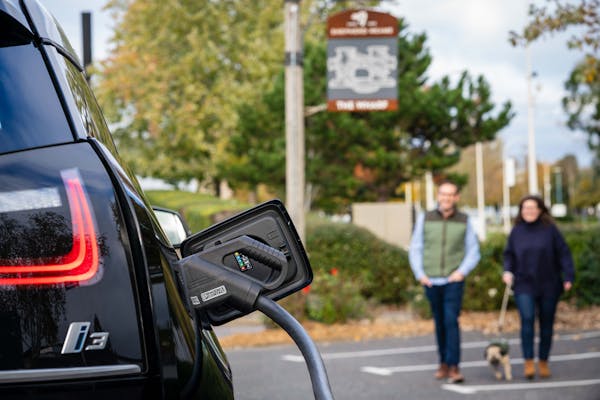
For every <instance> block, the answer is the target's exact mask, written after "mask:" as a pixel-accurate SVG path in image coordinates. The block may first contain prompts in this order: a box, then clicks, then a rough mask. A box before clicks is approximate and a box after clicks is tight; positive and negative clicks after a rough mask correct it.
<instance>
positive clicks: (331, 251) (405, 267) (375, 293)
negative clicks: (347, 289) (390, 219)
mask: <svg viewBox="0 0 600 400" xmlns="http://www.w3.org/2000/svg"><path fill="white" fill-rule="evenodd" d="M306 236H307V240H306V247H307V251H308V255H309V258H310V263H311V266H312V268H313V271H314V272H315V277H317V276H320V275H323V274H324V275H327V274H328V272H329V271H330V270H331V269H332V268H336V269H338V270H339V272H340V273H341V274H342V275H343V276H344V277H347V279H350V280H352V281H355V282H358V287H359V291H360V294H361V295H362V296H364V297H365V298H367V299H373V300H375V301H377V302H380V303H392V304H402V303H405V302H406V301H407V300H408V297H409V296H408V291H407V288H409V287H410V286H411V284H412V283H413V281H414V278H413V274H412V271H411V270H410V266H409V264H408V255H407V253H406V251H404V250H402V249H400V248H398V247H396V246H393V245H391V244H388V243H386V242H384V241H382V240H380V239H378V238H377V237H376V236H375V235H374V234H372V233H371V232H369V231H367V230H366V229H363V228H360V227H357V226H355V225H353V224H346V223H334V222H328V221H316V220H314V219H312V220H309V224H308V226H307V235H306Z"/></svg>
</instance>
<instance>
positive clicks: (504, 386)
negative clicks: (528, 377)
mask: <svg viewBox="0 0 600 400" xmlns="http://www.w3.org/2000/svg"><path fill="white" fill-rule="evenodd" d="M590 385H600V379H583V380H577V381H554V382H530V383H499V384H495V385H456V384H444V385H442V389H444V390H449V391H451V392H456V393H460V394H475V393H478V392H494V391H501V390H528V389H529V390H531V389H553V388H562V387H575V386H590Z"/></svg>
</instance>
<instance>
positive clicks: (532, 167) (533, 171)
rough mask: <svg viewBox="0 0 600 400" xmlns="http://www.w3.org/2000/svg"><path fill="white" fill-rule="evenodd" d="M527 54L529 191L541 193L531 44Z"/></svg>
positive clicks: (527, 48)
mask: <svg viewBox="0 0 600 400" xmlns="http://www.w3.org/2000/svg"><path fill="white" fill-rule="evenodd" d="M525 51H526V55H527V137H528V144H527V146H528V148H527V154H528V175H529V193H530V194H539V189H538V177H537V160H536V156H535V127H534V104H533V90H532V88H531V79H532V78H533V74H532V72H531V50H530V48H529V45H527V47H526V50H525Z"/></svg>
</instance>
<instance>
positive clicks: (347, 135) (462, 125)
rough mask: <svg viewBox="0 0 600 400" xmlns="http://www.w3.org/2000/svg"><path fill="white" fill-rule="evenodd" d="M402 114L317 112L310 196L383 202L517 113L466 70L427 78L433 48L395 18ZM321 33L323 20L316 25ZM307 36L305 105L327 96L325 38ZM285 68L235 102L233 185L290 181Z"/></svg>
mask: <svg viewBox="0 0 600 400" xmlns="http://www.w3.org/2000/svg"><path fill="white" fill-rule="evenodd" d="M399 28H400V34H399V42H398V102H399V109H398V111H396V112H372V113H341V112H340V113H327V112H322V113H317V114H314V115H311V116H308V117H307V118H306V120H305V127H306V129H305V136H306V156H307V160H306V168H307V170H306V179H307V198H308V199H310V201H312V205H313V206H315V207H316V208H319V209H323V210H327V211H336V210H340V209H344V208H345V207H347V206H348V205H349V203H350V202H352V201H382V200H387V199H390V198H392V197H394V196H396V190H397V188H398V187H399V185H400V184H401V183H403V182H406V181H408V180H410V179H412V178H413V177H415V176H418V175H420V174H422V173H423V171H424V170H433V171H441V170H442V169H444V168H446V167H448V166H450V165H452V164H454V163H456V162H457V161H458V158H459V154H460V149H461V148H463V147H466V146H468V145H470V144H472V143H474V142H475V141H487V140H492V139H493V138H494V137H495V135H496V133H497V132H498V131H499V130H500V129H502V128H503V127H504V126H506V125H507V124H508V123H509V121H510V119H511V118H512V115H513V114H512V111H511V105H510V103H506V104H504V105H502V107H501V109H500V110H499V111H497V112H496V113H494V108H495V105H494V104H493V103H492V102H491V89H490V87H489V84H488V83H487V81H486V80H485V79H484V78H483V77H482V76H479V77H477V78H473V77H471V75H470V74H469V73H468V72H466V71H465V72H463V73H462V75H461V76H460V78H459V79H458V81H457V82H452V81H451V79H450V78H448V77H445V78H443V79H441V80H440V81H439V82H435V83H432V84H429V83H428V82H427V75H426V72H427V69H428V67H429V65H430V63H431V56H430V54H429V52H428V49H427V48H426V40H427V37H426V35H425V34H416V35H413V34H410V33H409V32H408V31H407V26H406V24H405V22H404V21H402V20H400V21H399ZM314 29H320V30H322V31H324V27H323V25H319V26H318V27H317V28H314ZM315 36H316V35H313V36H309V35H307V36H305V37H306V38H307V40H306V41H305V44H304V93H305V105H306V106H307V107H308V106H315V105H318V104H323V103H325V101H326V84H327V82H326V76H327V74H326V43H325V41H324V40H323V39H322V38H321V39H320V40H312V39H311V38H313V37H315ZM283 99H284V76H283V73H281V74H280V75H279V76H278V78H277V81H276V82H275V84H274V85H273V87H272V89H271V90H270V91H268V92H266V93H265V94H264V95H263V96H262V97H261V98H260V99H259V100H260V101H258V102H251V103H247V104H244V105H242V106H241V107H240V108H239V124H238V130H237V132H236V134H235V135H233V137H232V139H231V142H230V145H231V146H230V151H229V154H231V155H233V156H234V157H232V159H229V160H227V163H226V164H223V165H222V174H223V176H225V177H226V178H227V180H228V181H229V182H230V184H232V185H234V186H241V185H250V186H251V187H252V186H255V185H257V184H259V183H264V184H267V185H269V186H270V187H271V188H272V189H273V190H275V191H276V192H279V193H281V192H282V191H283V188H284V179H285V117H284V104H283Z"/></svg>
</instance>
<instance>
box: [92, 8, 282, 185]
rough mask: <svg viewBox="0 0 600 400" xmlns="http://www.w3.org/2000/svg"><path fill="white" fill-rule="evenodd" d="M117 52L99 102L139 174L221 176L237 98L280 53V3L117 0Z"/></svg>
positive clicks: (262, 80) (262, 82)
mask: <svg viewBox="0 0 600 400" xmlns="http://www.w3.org/2000/svg"><path fill="white" fill-rule="evenodd" d="M106 7H107V8H108V9H109V10H111V11H112V12H113V14H114V18H115V21H116V24H115V31H114V36H113V38H112V44H113V49H112V52H111V54H110V55H109V57H108V58H107V59H106V60H105V61H104V62H102V64H101V65H100V68H99V69H100V71H99V77H100V82H99V86H98V88H97V93H98V94H99V100H100V101H101V104H102V105H103V108H104V110H105V112H106V114H107V117H108V119H109V121H110V122H111V123H113V124H114V126H115V127H116V128H115V129H113V130H114V135H115V138H116V141H117V144H118V147H119V150H120V152H121V153H122V155H123V156H124V158H125V159H126V160H127V161H129V162H130V163H131V164H132V165H133V166H134V167H135V170H136V172H138V173H141V174H143V175H151V176H155V177H161V178H164V179H167V180H169V181H171V182H173V181H178V180H188V179H191V178H198V179H200V180H202V179H205V178H214V177H215V172H216V171H215V161H218V160H219V159H220V158H222V156H223V151H224V147H225V143H226V140H227V137H228V136H229V134H230V132H231V131H232V130H233V129H234V127H235V126H236V123H237V113H236V108H237V107H238V104H239V103H240V101H243V100H244V99H247V98H248V97H252V96H255V93H259V92H261V91H262V90H263V89H264V88H265V87H267V86H268V85H269V83H270V79H271V77H272V76H273V74H274V73H275V71H276V70H277V68H279V67H280V65H281V58H282V57H281V54H283V29H282V19H283V12H282V5H281V2H279V1H275V0H257V1H253V2H247V1H242V0H219V1H189V0H161V1H151V2H148V1H142V0H113V1H110V2H109V3H108V5H107V6H106Z"/></svg>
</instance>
